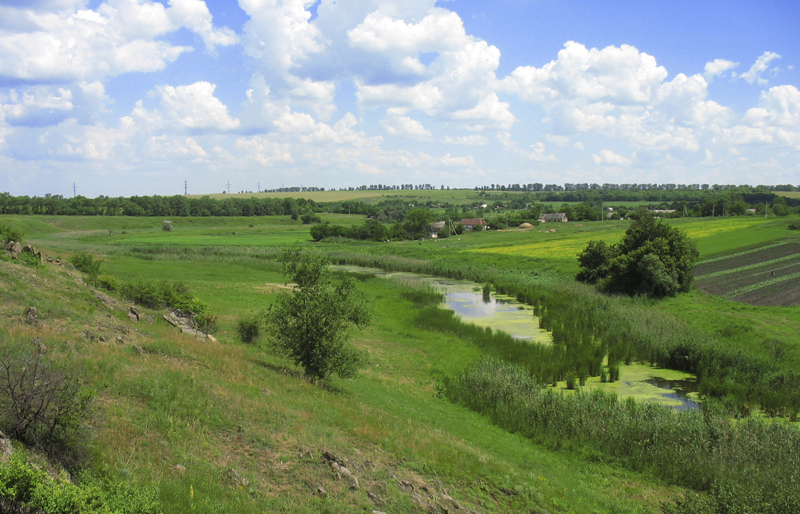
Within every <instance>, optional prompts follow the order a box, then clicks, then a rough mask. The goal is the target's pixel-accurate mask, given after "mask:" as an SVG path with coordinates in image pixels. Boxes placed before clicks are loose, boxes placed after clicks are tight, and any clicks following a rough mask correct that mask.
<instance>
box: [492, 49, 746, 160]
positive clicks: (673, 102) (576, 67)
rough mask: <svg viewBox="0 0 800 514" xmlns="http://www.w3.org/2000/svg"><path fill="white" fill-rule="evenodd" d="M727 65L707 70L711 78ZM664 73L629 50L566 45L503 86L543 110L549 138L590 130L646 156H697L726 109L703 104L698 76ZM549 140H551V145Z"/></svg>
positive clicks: (720, 126) (728, 117)
mask: <svg viewBox="0 0 800 514" xmlns="http://www.w3.org/2000/svg"><path fill="white" fill-rule="evenodd" d="M732 64H735V63H730V62H728V61H725V62H722V60H716V61H714V62H712V63H709V64H708V65H707V66H706V71H707V73H710V74H711V75H712V76H713V75H714V74H719V73H722V72H723V71H724V70H725V69H729V68H730V67H731V66H732ZM666 78H667V71H666V69H664V68H663V67H661V66H658V65H657V63H656V60H655V58H653V57H652V56H649V55H647V54H645V53H641V52H639V51H638V50H637V49H636V48H634V47H632V46H629V45H622V46H621V47H613V46H611V47H607V48H604V49H602V50H598V49H595V48H593V49H587V48H586V47H585V46H583V45H581V44H579V43H575V42H568V43H567V44H566V45H565V47H564V49H563V50H561V51H560V52H559V54H558V59H557V60H555V61H551V62H549V63H547V64H545V65H544V66H542V67H541V68H536V67H531V66H522V67H519V68H517V69H515V70H514V71H513V72H512V73H511V75H509V76H507V77H505V78H504V79H503V80H502V81H501V85H500V87H501V89H502V90H503V91H506V92H510V93H516V94H518V95H519V96H520V98H522V99H523V100H526V101H528V102H532V103H537V104H539V105H541V106H542V107H543V108H544V109H545V111H546V112H547V114H548V116H547V117H546V118H545V119H544V122H545V123H549V124H551V126H552V131H553V132H554V133H555V134H553V135H552V136H551V137H565V136H567V135H569V134H581V133H594V134H601V135H603V136H605V137H607V138H612V139H617V140H622V141H625V142H627V143H628V144H631V145H632V146H633V147H634V148H636V149H641V150H646V151H650V152H665V151H670V150H680V151H689V152H696V151H698V150H699V149H700V148H701V140H702V139H705V140H710V139H713V137H716V136H719V135H720V134H721V133H722V131H723V130H724V128H725V127H727V126H729V124H730V123H731V122H732V120H733V119H734V118H733V114H732V112H731V110H730V109H729V108H727V107H724V106H722V105H720V104H718V103H716V102H714V101H712V100H708V82H707V80H706V79H705V78H704V77H703V76H702V75H692V76H687V75H685V74H683V73H679V74H677V75H676V76H675V77H674V78H673V79H672V80H670V81H667V80H666ZM552 141H553V142H555V140H554V139H553V140H552Z"/></svg>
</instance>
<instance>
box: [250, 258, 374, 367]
mask: <svg viewBox="0 0 800 514" xmlns="http://www.w3.org/2000/svg"><path fill="white" fill-rule="evenodd" d="M279 261H280V262H281V263H282V264H283V272H284V274H285V275H286V276H287V278H288V279H289V280H291V281H292V282H294V283H295V284H296V285H295V286H294V291H293V292H292V293H282V294H280V295H279V296H278V299H277V301H276V303H275V304H274V305H272V306H271V307H270V308H269V310H268V311H267V313H266V322H267V325H268V327H269V328H270V331H271V333H272V338H271V339H272V344H273V347H274V348H275V349H276V350H278V351H279V352H280V353H283V354H284V355H287V356H288V357H289V358H290V359H292V360H293V361H294V362H295V364H298V365H300V366H302V367H303V369H304V370H305V373H306V376H307V377H309V378H310V379H312V380H319V379H326V378H330V377H331V376H332V375H338V376H339V377H341V378H352V377H354V376H355V375H356V373H357V372H358V370H359V369H362V368H364V367H366V365H367V363H368V360H369V356H368V354H367V352H365V351H360V350H358V349H356V348H354V347H353V346H352V345H350V344H349V343H348V340H349V334H350V329H351V328H352V327H353V326H355V327H358V328H363V327H365V326H367V325H368V324H369V323H370V320H371V315H370V312H369V309H368V308H367V303H366V300H365V298H364V297H363V295H361V294H360V293H359V292H358V291H356V289H355V283H354V281H353V280H352V279H351V278H345V279H344V280H342V282H341V283H339V284H338V285H335V284H334V283H333V282H332V280H331V272H330V269H329V267H328V261H327V260H326V259H325V258H324V257H321V256H318V255H311V254H304V253H303V252H302V251H301V250H300V249H298V248H292V249H288V250H286V251H285V252H284V253H283V254H282V255H281V257H280V258H279Z"/></svg>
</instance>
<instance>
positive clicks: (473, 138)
mask: <svg viewBox="0 0 800 514" xmlns="http://www.w3.org/2000/svg"><path fill="white" fill-rule="evenodd" d="M441 141H442V143H445V144H448V145H463V146H486V145H487V144H489V139H487V138H486V136H482V135H480V134H471V135H468V136H457V137H453V136H445V137H444V138H443V139H442V140H441Z"/></svg>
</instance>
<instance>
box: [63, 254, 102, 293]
mask: <svg viewBox="0 0 800 514" xmlns="http://www.w3.org/2000/svg"><path fill="white" fill-rule="evenodd" d="M69 262H71V263H72V265H73V266H75V269H77V270H78V271H80V272H81V273H84V274H85V275H86V276H87V278H89V280H91V281H92V283H93V284H94V285H95V286H96V285H97V274H98V273H100V265H101V264H102V263H103V261H101V260H95V259H94V257H92V255H91V254H89V253H86V252H78V253H76V254H75V255H73V256H72V257H70V258H69Z"/></svg>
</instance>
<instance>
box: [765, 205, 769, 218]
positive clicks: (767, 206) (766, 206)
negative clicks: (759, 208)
mask: <svg viewBox="0 0 800 514" xmlns="http://www.w3.org/2000/svg"><path fill="white" fill-rule="evenodd" d="M768 208H769V202H764V219H767V209H768Z"/></svg>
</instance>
